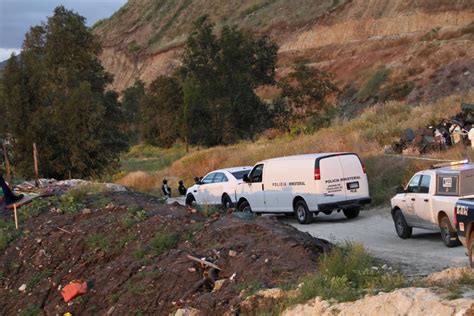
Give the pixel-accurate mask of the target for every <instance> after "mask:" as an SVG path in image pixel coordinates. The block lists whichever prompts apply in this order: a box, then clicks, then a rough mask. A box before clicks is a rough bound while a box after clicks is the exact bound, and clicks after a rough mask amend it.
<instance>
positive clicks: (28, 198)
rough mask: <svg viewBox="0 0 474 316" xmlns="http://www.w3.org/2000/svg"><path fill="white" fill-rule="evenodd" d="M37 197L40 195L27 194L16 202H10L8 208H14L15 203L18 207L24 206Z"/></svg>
mask: <svg viewBox="0 0 474 316" xmlns="http://www.w3.org/2000/svg"><path fill="white" fill-rule="evenodd" d="M37 197H39V195H25V196H23V197H22V198H21V199H20V200H18V201H16V202H15V203H11V204H8V205H7V206H6V208H7V209H10V210H12V209H13V208H14V206H15V205H16V207H17V208H19V207H22V206H23V205H25V204H28V203H30V202H31V201H33V200H34V199H36V198H37Z"/></svg>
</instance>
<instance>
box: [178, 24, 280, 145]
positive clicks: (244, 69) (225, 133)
mask: <svg viewBox="0 0 474 316" xmlns="http://www.w3.org/2000/svg"><path fill="white" fill-rule="evenodd" d="M213 29H214V24H212V23H211V22H210V21H209V20H208V18H207V17H206V16H204V17H201V18H199V19H198V20H197V21H196V22H195V23H194V28H193V32H191V34H190V35H189V37H188V39H187V41H186V47H185V52H184V56H183V65H182V67H181V69H180V74H181V76H182V79H183V86H184V89H183V90H184V111H185V113H184V116H185V120H186V126H187V138H188V140H189V142H190V143H192V144H203V145H208V146H210V145H216V144H230V143H233V142H235V141H237V140H238V139H243V138H251V137H253V135H255V133H257V132H259V131H261V130H262V129H263V128H265V127H266V124H265V122H266V121H267V120H266V118H267V111H266V107H265V106H264V104H263V103H262V102H261V100H260V99H259V98H258V97H257V95H256V94H255V91H254V90H255V88H256V87H258V86H259V85H262V84H271V83H273V82H274V77H275V65H276V56H277V51H278V47H277V46H276V44H274V43H273V42H271V41H270V40H269V39H268V38H267V37H258V38H257V37H254V36H253V35H251V34H248V33H244V32H242V31H241V30H238V29H237V28H236V27H229V26H225V27H224V28H223V29H222V31H221V34H220V36H216V35H215V34H214V33H213Z"/></svg>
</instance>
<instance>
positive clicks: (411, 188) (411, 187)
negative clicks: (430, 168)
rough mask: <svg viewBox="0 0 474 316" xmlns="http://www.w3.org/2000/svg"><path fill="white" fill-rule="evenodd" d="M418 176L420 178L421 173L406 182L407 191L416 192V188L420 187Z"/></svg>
mask: <svg viewBox="0 0 474 316" xmlns="http://www.w3.org/2000/svg"><path fill="white" fill-rule="evenodd" d="M420 178H421V175H419V174H417V175H416V176H414V177H413V178H411V181H410V183H408V187H407V193H416V192H418V188H419V187H420Z"/></svg>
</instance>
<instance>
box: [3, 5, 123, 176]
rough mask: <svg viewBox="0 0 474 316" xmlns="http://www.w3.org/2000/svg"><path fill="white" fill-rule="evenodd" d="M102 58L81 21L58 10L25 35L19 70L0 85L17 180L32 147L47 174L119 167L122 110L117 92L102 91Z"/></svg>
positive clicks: (105, 77) (26, 169)
mask: <svg viewBox="0 0 474 316" xmlns="http://www.w3.org/2000/svg"><path fill="white" fill-rule="evenodd" d="M100 53H101V46H100V44H99V42H98V40H97V38H96V37H95V36H94V35H93V34H92V33H91V31H90V29H89V28H87V27H86V25H85V19H84V18H83V17H82V16H80V15H78V14H77V13H74V12H72V11H69V10H67V9H65V8H64V7H63V6H59V7H57V8H56V9H55V10H54V14H53V16H51V17H50V18H48V20H47V22H46V23H42V24H41V25H39V26H35V27H32V28H31V29H30V31H29V32H28V33H27V34H26V36H25V40H24V42H23V52H22V55H21V58H20V62H19V65H18V66H15V65H14V64H13V61H12V62H11V65H10V67H11V69H12V70H11V71H7V72H6V73H4V77H3V80H2V86H3V89H4V90H5V91H6V90H8V91H11V93H12V95H5V94H4V96H3V100H7V101H6V108H7V110H6V113H7V117H8V119H7V120H8V122H9V127H8V132H9V133H10V134H11V136H12V140H13V151H14V158H15V166H16V170H18V171H19V172H20V173H21V174H22V175H23V176H31V174H32V167H31V156H32V154H31V144H32V143H33V142H36V143H37V146H38V149H39V162H40V170H41V172H42V175H44V176H47V177H56V178H66V177H68V176H69V175H72V176H74V177H97V176H100V175H102V174H104V173H105V172H107V171H108V170H110V167H111V166H112V167H113V166H116V165H117V161H118V155H119V153H120V152H121V151H123V150H125V149H126V148H127V144H126V142H125V136H124V134H123V133H122V132H121V131H120V130H119V126H120V124H123V113H122V112H121V108H120V106H119V103H118V101H117V94H116V93H114V92H106V91H105V87H106V85H108V84H109V83H111V82H112V76H111V75H110V74H108V73H107V72H105V70H104V69H103V67H102V66H101V64H100V61H99V59H98V57H99V54H100ZM18 78H20V79H18ZM13 93H14V94H16V96H15V95H13ZM4 102H5V101H4Z"/></svg>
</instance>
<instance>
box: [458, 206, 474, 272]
mask: <svg viewBox="0 0 474 316" xmlns="http://www.w3.org/2000/svg"><path fill="white" fill-rule="evenodd" d="M454 215H455V224H456V229H457V234H458V238H459V240H460V241H461V243H462V244H463V245H464V246H465V247H466V248H467V253H466V254H467V256H468V257H469V264H470V265H471V268H474V198H464V199H460V200H458V202H457V203H456V206H455V208H454Z"/></svg>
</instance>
